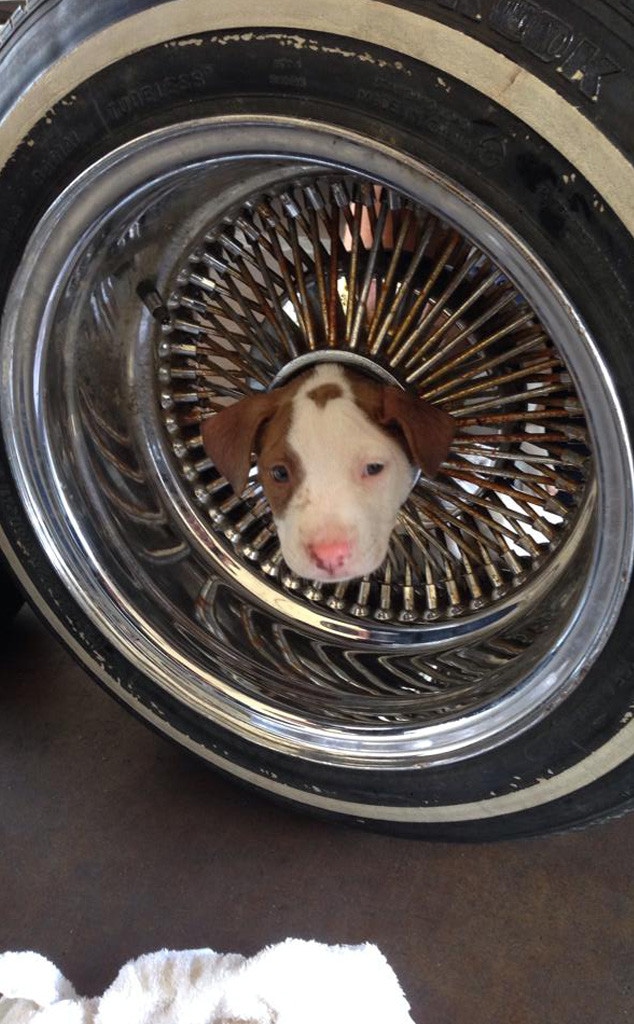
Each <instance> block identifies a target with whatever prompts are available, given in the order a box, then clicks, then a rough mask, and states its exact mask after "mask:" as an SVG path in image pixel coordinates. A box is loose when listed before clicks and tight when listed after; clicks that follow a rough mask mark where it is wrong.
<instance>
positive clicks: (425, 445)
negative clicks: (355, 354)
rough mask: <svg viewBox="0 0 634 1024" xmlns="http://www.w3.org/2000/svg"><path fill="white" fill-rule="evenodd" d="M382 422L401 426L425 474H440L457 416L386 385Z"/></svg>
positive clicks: (430, 475)
mask: <svg viewBox="0 0 634 1024" xmlns="http://www.w3.org/2000/svg"><path fill="white" fill-rule="evenodd" d="M381 422H382V423H383V425H384V426H386V427H387V426H397V427H398V428H399V430H400V431H401V433H402V434H403V436H404V438H405V441H406V442H407V447H408V448H409V450H410V453H411V458H412V462H414V463H415V464H416V465H417V466H420V468H421V469H422V471H423V473H424V474H425V476H427V477H433V476H435V475H436V473H437V472H438V470H439V468H440V464H441V462H443V460H444V459H446V458H447V455H448V454H449V449H450V447H451V442H452V440H453V437H454V434H455V432H456V424H455V420H454V419H453V417H452V416H450V415H449V413H448V412H445V410H444V409H439V408H438V406H437V405H432V404H431V402H426V401H425V400H424V399H423V398H416V396H415V395H412V394H410V393H409V392H407V391H401V390H400V388H393V387H384V388H383V410H382V418H381Z"/></svg>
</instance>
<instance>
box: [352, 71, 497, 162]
mask: <svg viewBox="0 0 634 1024" xmlns="http://www.w3.org/2000/svg"><path fill="white" fill-rule="evenodd" d="M374 85H375V88H374V89H367V88H362V89H358V90H357V98H358V99H359V100H361V101H363V102H364V103H369V104H370V105H371V106H373V107H374V108H375V109H378V110H381V111H382V112H383V113H387V114H389V115H390V116H392V117H395V118H398V119H399V120H402V121H403V122H405V123H407V124H409V125H412V126H414V127H416V128H420V129H422V130H424V131H427V132H429V133H430V134H432V135H438V136H442V138H445V139H450V140H451V141H452V142H453V144H454V145H455V146H456V147H457V148H458V149H460V150H461V151H462V152H463V153H466V154H468V155H469V156H472V157H474V158H475V159H476V160H477V161H478V163H480V164H482V166H483V167H494V166H496V165H498V164H500V163H502V161H503V160H504V159H505V157H506V140H505V139H504V138H503V137H502V136H501V135H499V134H491V133H488V134H486V135H484V136H483V135H482V134H481V133H480V131H479V130H478V128H477V126H474V125H473V124H472V122H471V121H469V120H468V119H467V118H466V117H461V116H460V115H459V114H456V113H455V112H454V111H449V110H446V109H445V108H444V107H442V106H441V105H440V104H439V103H438V101H437V100H436V99H435V98H434V97H433V96H429V95H428V94H425V93H421V92H419V91H418V90H416V89H413V88H411V87H410V86H401V87H399V88H395V87H394V85H393V84H392V83H390V82H389V81H388V80H387V79H384V78H382V77H378V78H377V79H375V82H374ZM390 92H391V93H393V95H390ZM394 93H395V94H396V95H394Z"/></svg>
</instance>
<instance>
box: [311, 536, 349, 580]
mask: <svg viewBox="0 0 634 1024" xmlns="http://www.w3.org/2000/svg"><path fill="white" fill-rule="evenodd" d="M308 553H309V555H310V557H311V558H312V560H313V562H314V563H315V565H316V566H318V567H319V568H320V569H323V570H324V571H325V572H330V573H335V572H337V570H338V569H343V567H344V565H345V564H346V562H347V560H348V559H349V558H350V555H351V554H352V545H351V543H350V541H347V540H326V541H321V542H320V543H318V544H309V545H308Z"/></svg>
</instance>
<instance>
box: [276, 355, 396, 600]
mask: <svg viewBox="0 0 634 1024" xmlns="http://www.w3.org/2000/svg"><path fill="white" fill-rule="evenodd" d="M325 384H330V385H333V384H334V385H337V386H338V387H339V388H340V389H341V392H342V395H341V397H337V398H329V400H328V401H327V402H325V404H321V405H320V404H319V403H317V402H315V401H313V400H312V399H311V398H309V397H308V396H309V393H310V392H311V391H313V390H315V389H316V388H318V387H320V386H322V385H325ZM288 442H289V444H290V446H291V448H292V449H293V450H294V452H296V454H297V456H298V457H299V459H300V460H301V464H302V470H303V479H302V482H301V483H300V485H299V486H298V488H297V490H296V492H295V494H294V495H293V497H292V498H291V500H290V502H289V504H288V506H287V508H286V510H285V512H284V514H283V515H282V516H280V517H278V519H277V527H278V533H279V537H280V543H281V545H282V551H283V554H284V558H285V560H286V562H287V564H288V565H289V566H290V568H291V569H293V570H294V571H295V572H296V573H298V574H299V575H301V576H306V577H308V578H311V579H319V580H331V581H334V580H339V579H348V578H351V577H354V576H364V575H366V574H367V573H369V572H373V571H374V570H375V569H376V568H378V566H379V565H380V564H381V562H382V561H383V559H384V558H385V555H386V552H387V547H388V543H389V538H390V534H391V531H392V528H393V526H394V522H395V519H396V514H397V512H398V509H399V508H400V506H401V505H402V503H403V501H404V500H405V498H406V497H407V495H408V493H409V490H410V488H411V486H412V481H413V474H414V470H413V467H412V466H411V464H410V462H409V460H408V459H407V456H406V454H405V452H404V451H403V449H402V447H401V446H400V445H399V444H398V442H397V441H395V440H393V439H392V438H391V437H390V436H389V435H388V434H387V433H386V432H385V431H384V430H382V429H381V428H380V427H379V426H377V425H376V424H374V423H373V422H372V421H371V420H370V419H369V417H368V416H367V415H366V413H365V412H364V411H363V410H362V409H361V408H360V407H359V406H358V405H357V403H356V401H355V399H354V394H353V390H352V387H351V385H350V382H349V379H348V378H347V376H346V373H345V370H344V369H343V368H342V367H340V366H336V365H333V364H322V365H321V366H317V367H316V368H315V370H314V371H313V372H312V373H311V374H310V376H309V377H308V379H307V380H306V381H305V382H304V383H303V384H302V386H301V388H300V389H299V390H298V392H297V394H296V395H295V398H294V400H293V409H292V415H291V423H290V427H289V433H288ZM370 464H381V465H382V466H383V467H384V468H383V469H382V471H381V472H380V473H379V474H377V475H369V474H368V473H367V472H366V467H367V466H368V465H370ZM335 542H338V543H340V544H345V545H347V546H348V547H349V552H347V553H346V555H345V557H344V558H343V561H342V560H341V559H340V560H339V561H340V562H341V564H338V565H337V566H333V565H331V566H324V565H323V564H322V565H320V564H319V560H316V559H315V557H314V554H311V549H312V550H313V551H314V550H315V549H316V548H320V547H321V546H324V545H328V544H330V543H335Z"/></svg>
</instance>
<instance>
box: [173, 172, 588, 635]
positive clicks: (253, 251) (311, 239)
mask: <svg viewBox="0 0 634 1024" xmlns="http://www.w3.org/2000/svg"><path fill="white" fill-rule="evenodd" d="M189 264H190V266H191V269H189V268H188V269H185V270H183V271H182V273H181V274H180V275H179V278H178V286H179V287H178V289H177V290H176V291H174V292H173V293H172V295H171V297H170V299H169V303H168V306H169V309H170V311H171V316H170V317H169V319H167V320H166V322H165V324H164V328H163V329H164V331H165V335H166V337H165V341H164V342H163V343H162V345H161V346H160V355H161V361H160V365H159V381H160V388H161V391H160V395H161V404H162V406H163V408H164V409H165V410H166V416H165V423H166V427H167V430H168V433H169V435H170V437H171V438H172V440H173V444H174V449H175V451H176V453H177V455H178V456H179V457H180V458H181V464H182V469H183V473H184V476H185V478H186V479H187V480H189V481H190V482H191V484H192V486H193V493H194V496H195V498H196V500H198V501H199V502H200V503H201V504H202V505H204V507H205V508H206V509H207V511H208V514H209V517H210V519H211V521H212V523H213V524H214V528H215V529H216V530H219V531H221V532H222V533H224V535H225V536H226V537H227V538H228V539H229V540H230V542H231V543H232V545H233V548H234V550H235V552H236V554H238V555H241V556H242V557H243V558H244V559H246V560H248V561H249V562H251V563H254V564H255V565H257V566H259V568H260V570H261V571H262V572H263V573H265V574H267V575H268V576H270V577H273V578H276V579H277V580H279V583H280V586H281V587H283V588H286V589H288V590H291V591H293V592H294V593H296V594H298V595H303V596H304V597H306V598H307V599H308V600H310V601H313V602H323V603H324V604H325V605H326V606H327V607H330V608H333V609H336V610H337V611H338V612H340V613H342V614H344V613H347V614H350V615H352V616H355V617H366V616H371V617H374V618H375V619H376V620H378V621H388V620H396V621H398V622H402V623H408V622H416V621H420V622H429V621H436V620H439V619H444V618H447V617H451V616H456V615H466V614H469V613H471V612H473V611H477V610H480V609H483V608H486V607H488V606H489V605H490V604H491V603H492V602H495V600H496V599H499V598H500V597H502V596H504V595H505V594H507V593H508V592H509V591H510V590H511V589H513V588H517V587H519V586H521V585H522V584H524V583H526V582H527V581H528V580H530V579H531V578H533V577H534V575H535V574H536V573H537V572H539V570H540V569H541V568H543V566H544V563H545V561H546V560H547V559H548V557H549V556H550V555H552V554H553V552H554V551H556V550H557V549H558V547H559V546H560V544H561V543H562V541H563V540H564V538H566V537H567V536H568V535H569V534H570V532H571V531H572V529H573V528H574V523H575V521H576V519H577V515H578V512H579V507H580V505H581V504H582V503H583V500H584V496H585V495H586V494H587V485H588V481H589V476H590V470H591V463H590V458H589V455H590V453H589V447H588V433H587V427H586V423H585V417H584V414H583V410H582V406H581V403H580V400H579V397H578V395H577V393H576V390H575V387H574V385H573V384H572V380H571V378H570V375H569V373H568V372H567V369H566V365H565V361H564V360H563V358H562V356H561V355H560V354H559V352H558V351H557V348H556V346H555V344H554V343H553V340H552V339H551V338H550V337H549V335H548V333H547V331H546V330H545V329H544V327H543V325H542V324H541V323H540V321H539V319H538V317H537V315H536V314H535V312H534V311H533V310H532V309H531V308H530V306H529V305H528V304H527V303H526V301H525V300H524V298H523V297H522V295H521V294H520V293H519V292H518V290H517V288H516V287H515V286H514V285H513V284H512V282H511V281H510V280H509V278H508V277H507V276H506V274H505V273H504V271H503V270H502V269H501V268H500V267H499V266H498V265H496V264H495V263H494V262H493V261H492V260H491V259H490V258H489V257H488V256H486V255H485V253H484V252H483V251H482V250H481V249H479V248H478V246H477V245H475V244H474V243H473V242H471V241H470V240H469V239H467V238H465V237H464V236H462V235H461V234H460V232H458V231H457V230H456V229H455V228H454V227H452V226H450V225H448V224H446V223H444V222H443V221H442V219H440V218H439V217H437V216H434V215H433V214H432V213H431V212H429V211H427V210H425V208H424V207H422V206H420V205H418V204H415V203H413V202H412V201H411V200H408V199H407V197H405V196H403V195H402V194H399V193H398V192H396V191H394V190H392V189H389V188H387V187H385V186H382V185H379V184H376V183H373V182H371V181H368V180H365V179H359V180H355V179H351V178H347V179H346V178H343V179H336V178H335V179H328V178H321V179H320V178H316V179H315V180H313V181H311V182H306V183H302V184H300V185H296V186H294V187H293V186H292V185H291V187H290V188H289V189H288V190H287V191H285V192H282V193H281V194H279V195H266V194H265V195H258V196H256V197H253V198H251V199H249V200H248V201H247V202H246V203H245V204H244V205H243V206H242V207H241V208H240V209H239V210H238V211H237V212H236V213H235V214H234V216H232V217H227V218H225V219H224V220H223V222H222V223H221V224H220V225H211V226H210V230H209V231H208V232H207V233H206V235H205V239H204V244H203V246H202V247H201V248H200V249H199V250H196V251H194V252H193V253H192V254H191V255H190V257H189ZM320 353H326V355H325V356H322V357H323V358H334V359H338V358H341V359H345V358H349V356H350V353H357V354H358V355H360V356H363V357H365V358H366V359H367V360H370V361H373V362H374V363H375V364H377V368H381V367H383V368H386V369H388V370H389V371H390V372H391V374H392V375H393V376H394V377H395V378H396V380H398V381H399V382H400V383H401V384H402V386H405V387H409V388H411V389H413V390H415V391H416V392H417V393H418V394H419V395H420V397H422V398H425V399H427V400H430V401H432V402H437V403H438V404H440V405H441V406H442V407H443V408H445V409H446V410H447V411H448V412H450V413H451V415H452V416H454V417H455V418H456V420H457V421H458V424H459V431H458V435H457V438H456V440H455V442H454V445H453V450H452V454H451V458H450V459H449V460H448V461H447V463H446V464H445V466H444V472H443V475H442V478H441V479H440V480H439V481H437V482H430V481H426V482H424V483H419V484H418V486H417V488H416V490H415V492H414V493H413V494H412V496H411V497H410V499H409V500H408V502H407V503H406V506H405V507H404V508H403V510H402V512H401V515H400V518H399V523H398V527H397V529H396V531H395V534H394V538H393V542H392V546H391V550H390V553H389V556H388V559H387V561H386V563H385V565H384V567H383V569H382V571H381V572H380V573H378V574H376V575H375V577H374V578H373V579H371V580H370V579H364V580H361V581H355V582H353V583H352V584H349V583H343V584H339V585H338V586H334V585H331V586H327V585H326V586H323V585H320V584H318V583H315V582H312V581H306V580H300V579H298V578H297V577H295V576H294V575H293V574H292V573H291V572H290V571H289V570H287V569H286V568H285V566H284V565H283V562H282V559H281V554H280V551H279V545H278V544H277V541H276V538H275V528H274V526H273V523H272V520H271V515H270V511H269V509H268V508H267V503H266V500H265V499H264V498H263V495H262V491H261V488H260V487H259V486H258V482H257V479H256V478H255V477H254V478H253V481H252V483H251V486H250V488H249V491H248V493H247V494H246V495H245V496H244V497H243V499H242V500H236V499H235V497H234V496H233V495H232V494H228V493H227V490H226V488H225V487H224V486H223V481H222V480H219V478H218V474H217V473H215V472H214V467H213V466H210V465H208V464H206V462H205V460H204V454H203V453H202V450H201V442H200V435H199V427H200V419H201V417H203V416H206V415H208V414H209V413H213V412H214V411H218V410H219V409H221V408H222V407H223V405H224V404H225V403H226V402H227V399H236V400H237V399H239V398H241V397H244V396H245V395H246V394H249V392H250V391H251V389H253V388H269V387H270V386H271V384H272V382H273V381H275V380H277V379H278V378H279V376H280V374H281V373H282V372H283V371H284V367H285V366H288V364H289V362H290V365H291V366H295V365H305V360H304V359H303V358H302V357H306V356H307V355H309V354H312V355H313V358H315V359H319V358H320ZM298 358H299V363H296V362H295V361H296V360H298ZM176 438H177V440H176ZM194 466H195V467H196V468H195V469H194Z"/></svg>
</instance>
